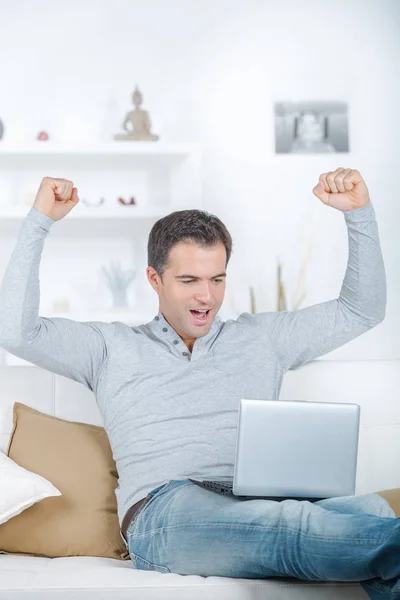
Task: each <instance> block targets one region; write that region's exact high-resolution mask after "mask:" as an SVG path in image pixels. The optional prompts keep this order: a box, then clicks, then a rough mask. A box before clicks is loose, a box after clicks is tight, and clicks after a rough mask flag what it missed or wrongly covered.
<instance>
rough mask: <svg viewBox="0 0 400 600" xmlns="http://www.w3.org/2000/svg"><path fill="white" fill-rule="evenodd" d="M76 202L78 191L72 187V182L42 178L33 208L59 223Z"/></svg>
mask: <svg viewBox="0 0 400 600" xmlns="http://www.w3.org/2000/svg"><path fill="white" fill-rule="evenodd" d="M78 202H79V198H78V190H77V189H76V188H75V187H74V186H73V183H72V181H68V180H67V179H55V178H53V177H44V178H43V179H42V183H41V184H40V187H39V190H38V193H37V195H36V198H35V202H34V204H33V206H34V207H35V208H36V209H37V210H39V211H40V212H42V213H44V214H45V215H47V216H48V217H50V218H51V219H53V220H54V221H59V220H60V219H62V218H63V217H65V215H67V214H68V213H69V212H70V211H71V210H72V209H73V208H74V206H76V205H77V204H78Z"/></svg>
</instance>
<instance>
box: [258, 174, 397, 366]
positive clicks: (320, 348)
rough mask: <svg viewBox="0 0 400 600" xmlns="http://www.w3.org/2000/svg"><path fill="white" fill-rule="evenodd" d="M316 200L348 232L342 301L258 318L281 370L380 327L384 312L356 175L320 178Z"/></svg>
mask: <svg viewBox="0 0 400 600" xmlns="http://www.w3.org/2000/svg"><path fill="white" fill-rule="evenodd" d="M313 192H314V194H315V195H316V196H317V197H318V198H319V199H320V200H321V201H322V202H323V203H324V204H326V205H328V206H331V207H333V208H336V209H337V210H341V211H342V212H343V213H344V218H345V221H346V225H347V230H348V240H349V258H348V263H347V269H346V273H345V277H344V280H343V284H342V288H341V290H340V295H339V297H338V298H336V299H334V300H330V301H328V302H323V303H321V304H315V305H314V306H310V307H307V308H304V309H302V310H299V311H288V312H271V313H259V314H257V315H254V320H255V323H256V324H258V325H259V326H260V328H261V334H262V335H265V334H267V335H269V337H270V339H271V343H272V345H273V347H274V350H275V352H276V354H277V355H278V357H279V358H280V360H281V363H282V365H283V366H284V368H286V369H291V368H295V367H298V366H300V365H302V364H304V363H306V362H309V361H310V360H314V359H315V358H318V357H319V356H322V355H323V354H326V353H327V352H331V351H332V350H335V349H336V348H338V347H339V346H342V345H343V344H345V343H347V342H349V341H350V340H352V339H354V338H356V337H358V336H359V335H361V334H362V333H364V332H365V331H367V330H369V329H371V328H372V327H375V326H376V325H378V324H379V323H381V322H382V321H383V319H384V316H385V310H386V276H385V268H384V264H383V258H382V253H381V248H380V244H379V234H378V226H377V223H376V219H375V211H374V208H373V206H372V203H371V201H370V199H369V193H368V189H367V186H366V185H365V182H364V181H363V179H362V177H361V175H360V173H359V172H358V171H353V170H350V169H336V171H334V172H332V173H326V174H323V175H321V177H320V182H319V184H318V185H317V186H315V188H314V190H313Z"/></svg>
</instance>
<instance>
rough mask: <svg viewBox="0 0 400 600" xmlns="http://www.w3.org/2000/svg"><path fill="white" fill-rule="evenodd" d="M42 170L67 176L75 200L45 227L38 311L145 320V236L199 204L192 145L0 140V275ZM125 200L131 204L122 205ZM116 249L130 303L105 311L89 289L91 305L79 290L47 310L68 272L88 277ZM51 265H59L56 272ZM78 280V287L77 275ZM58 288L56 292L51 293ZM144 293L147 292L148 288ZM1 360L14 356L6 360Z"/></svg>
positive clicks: (196, 150)
mask: <svg viewBox="0 0 400 600" xmlns="http://www.w3.org/2000/svg"><path fill="white" fill-rule="evenodd" d="M45 176H50V177H59V178H64V179H70V180H72V181H73V182H74V185H75V186H76V187H77V188H78V193H79V197H80V199H81V200H80V202H79V204H78V205H77V206H76V207H75V208H74V209H73V210H72V211H71V213H70V214H69V215H67V216H66V217H65V218H64V219H63V220H62V221H59V222H57V223H55V224H54V225H53V226H52V228H51V233H50V236H48V238H47V239H46V243H45V249H44V253H43V257H42V266H41V292H42V294H41V302H42V303H43V307H44V308H43V309H42V305H41V311H40V314H41V315H43V316H62V317H67V318H71V319H75V320H82V321H84V320H100V321H115V320H118V321H123V322H126V323H128V324H131V325H135V324H139V323H144V322H146V321H149V320H151V319H152V318H153V316H154V314H155V313H154V309H155V306H156V303H155V301H156V298H154V297H153V301H152V302H149V301H148V297H149V296H148V294H149V290H148V288H149V283H148V282H147V280H145V276H144V273H145V269H146V266H147V238H148V234H149V232H150V229H151V227H152V225H153V224H154V223H155V221H156V220H158V219H159V218H161V217H162V216H164V215H167V214H169V213H170V212H172V211H174V210H182V209H188V208H201V207H202V197H201V152H200V147H199V145H197V144H186V143H166V142H135V141H118V142H117V141H112V142H107V143H99V144H96V145H92V146H83V145H80V146H78V145H77V146H70V145H65V144H60V143H56V142H53V141H40V142H39V141H35V142H32V143H30V144H24V145H11V144H10V143H8V142H0V249H1V253H2V255H3V261H2V262H1V264H0V277H2V276H3V271H4V269H5V266H6V264H7V262H8V256H9V254H10V248H11V247H12V246H13V245H14V244H15V240H16V236H17V234H18V230H19V228H20V226H21V224H22V220H23V219H24V218H25V216H26V214H27V213H28V212H29V210H30V208H31V206H32V205H33V202H34V199H35V196H36V193H37V189H38V187H39V184H40V182H41V180H42V178H43V177H45ZM119 198H122V200H123V202H125V203H126V204H124V203H123V202H121V201H120V200H119ZM131 198H134V202H135V203H134V204H129V202H130V199H131ZM78 248H79V250H78ZM86 253H88V254H90V259H91V260H92V267H90V266H88V261H86V263H85V265H84V262H85V261H84V260H83V259H86V258H87V255H86ZM119 255H121V257H122V255H123V258H124V260H125V263H126V262H127V261H128V262H129V261H130V263H131V266H132V267H134V268H135V269H136V271H137V277H136V279H135V281H134V282H133V285H134V286H135V298H136V301H135V302H134V303H133V306H132V307H128V308H127V309H125V310H124V309H119V310H111V306H109V304H110V302H109V299H108V301H107V302H103V303H102V301H101V300H99V299H98V298H95V295H96V294H95V292H93V305H90V303H88V302H86V303H83V302H80V300H81V298H79V293H77V292H75V293H76V296H75V300H76V301H75V302H72V303H71V304H72V305H71V306H70V309H69V310H68V311H67V312H63V313H60V312H58V311H54V310H53V308H52V305H51V303H48V301H49V296H54V298H56V297H63V296H65V295H66V290H67V291H68V290H69V287H70V288H71V289H72V288H73V283H71V284H69V282H68V277H70V276H72V274H74V272H75V275H76V278H79V276H80V278H81V280H82V279H84V275H83V273H84V269H85V268H86V270H87V272H91V273H92V275H93V276H94V273H95V272H96V273H97V272H98V270H99V269H100V267H101V266H102V265H103V264H104V262H105V259H106V258H108V256H109V257H110V260H111V259H112V260H114V261H115V260H118V258H119ZM5 257H7V260H6V259H5ZM80 257H82V261H81V260H80ZM96 257H98V262H97V263H96ZM57 263H58V264H60V265H61V266H60V268H59V269H58V270H57V267H56V265H57ZM54 269H56V270H57V272H56V274H54V273H55V271H54ZM88 269H89V271H88ZM63 273H64V274H65V277H64V278H62V274H63ZM58 275H60V278H58ZM71 281H72V280H71ZM80 285H81V287H82V281H81V282H80ZM57 286H58V287H59V288H60V290H61V292H60V293H58V296H57V291H56V289H55V288H56V287H57ZM151 293H152V294H153V295H154V294H155V292H154V290H151ZM7 362H13V360H12V359H11V358H10V359H9V360H7ZM14 362H15V361H14Z"/></svg>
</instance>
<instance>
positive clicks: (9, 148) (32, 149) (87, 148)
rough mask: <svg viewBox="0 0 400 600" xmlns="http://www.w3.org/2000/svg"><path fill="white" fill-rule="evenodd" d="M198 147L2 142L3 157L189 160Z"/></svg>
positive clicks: (1, 151)
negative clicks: (159, 158) (181, 158)
mask: <svg viewBox="0 0 400 600" xmlns="http://www.w3.org/2000/svg"><path fill="white" fill-rule="evenodd" d="M198 149H199V146H198V145H197V144H176V143H168V142H150V141H149V142H139V141H138V142H135V141H125V140H124V141H112V142H101V143H98V144H90V145H87V144H82V145H81V144H65V143H60V142H54V141H50V140H47V141H41V142H39V141H35V142H30V143H25V144H20V143H19V144H16V143H15V144H11V143H10V142H0V156H16V155H26V154H30V155H55V154H56V155H72V156H76V155H88V156H90V155H95V156H99V155H121V154H123V155H133V156H144V155H145V156H166V157H167V156H176V157H179V156H181V157H184V156H188V155H189V154H191V153H192V152H194V151H197V150H198Z"/></svg>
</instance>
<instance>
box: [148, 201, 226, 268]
mask: <svg viewBox="0 0 400 600" xmlns="http://www.w3.org/2000/svg"><path fill="white" fill-rule="evenodd" d="M180 242H191V243H193V244H196V245H197V246H200V247H211V246H216V245H217V244H219V243H222V244H223V245H224V246H225V250H226V265H225V267H226V266H227V265H228V262H229V259H230V257H231V254H232V237H231V234H230V233H229V231H228V230H227V228H226V227H225V225H224V224H223V223H222V221H221V220H220V219H219V218H218V217H216V216H215V215H213V214H210V213H208V212H207V211H204V210H198V209H191V210H176V211H175V212H172V213H170V214H169V215H166V216H165V217H162V218H161V219H159V220H158V221H156V222H155V223H154V225H153V227H152V229H151V231H150V234H149V240H148V244H147V262H148V265H149V266H151V267H153V269H154V270H155V271H156V272H157V273H158V275H159V276H160V277H161V278H162V276H163V274H164V271H165V269H166V267H167V266H168V260H169V253H170V250H171V249H172V248H173V247H174V246H175V245H176V244H179V243H180Z"/></svg>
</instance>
